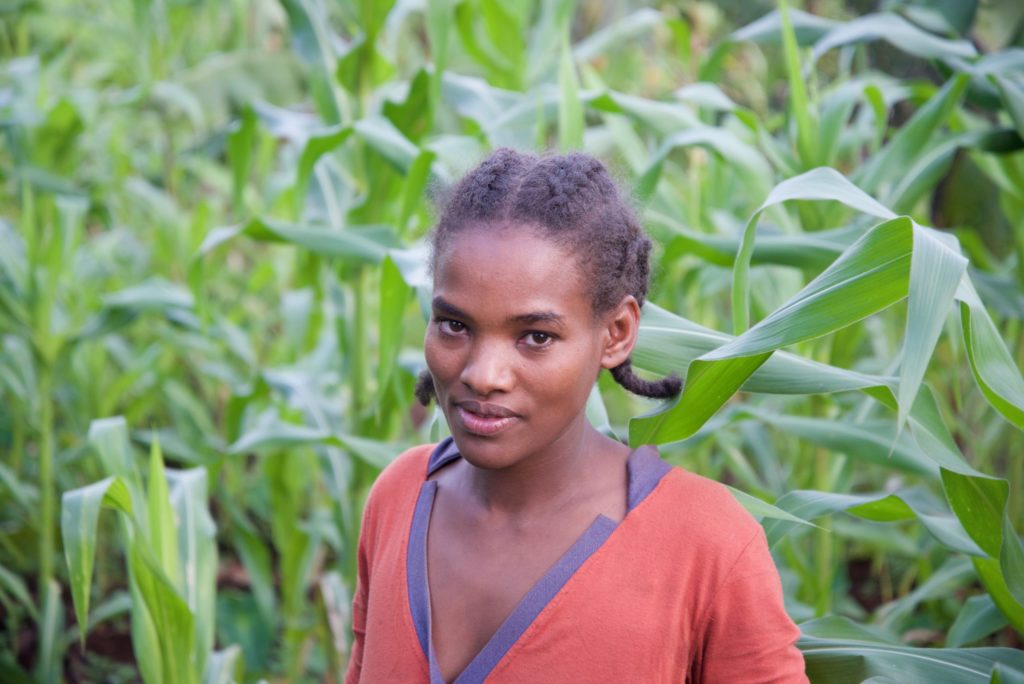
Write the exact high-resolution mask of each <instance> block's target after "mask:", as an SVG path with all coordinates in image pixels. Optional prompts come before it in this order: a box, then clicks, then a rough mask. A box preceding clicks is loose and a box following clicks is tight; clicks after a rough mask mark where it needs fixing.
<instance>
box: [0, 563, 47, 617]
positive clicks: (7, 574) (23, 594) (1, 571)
mask: <svg viewBox="0 0 1024 684" xmlns="http://www.w3.org/2000/svg"><path fill="white" fill-rule="evenodd" d="M5 594H10V595H11V596H13V597H14V598H15V599H17V600H18V603H20V604H21V605H22V607H24V608H25V610H26V611H27V612H28V614H29V616H30V617H31V618H32V619H33V620H39V609H38V608H36V604H35V602H34V601H33V600H32V596H31V595H30V594H29V592H28V586H27V585H26V584H25V580H23V579H22V578H21V577H19V576H18V575H16V574H14V573H13V572H11V571H10V570H8V569H7V568H5V567H4V566H2V565H0V596H4V600H5V601H6V600H7V597H6V596H5Z"/></svg>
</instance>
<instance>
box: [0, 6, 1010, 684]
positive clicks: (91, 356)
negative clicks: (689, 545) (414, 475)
mask: <svg viewBox="0 0 1024 684" xmlns="http://www.w3.org/2000/svg"><path fill="white" fill-rule="evenodd" d="M755 4H756V3H755ZM769 4H770V3H760V4H759V6H760V9H759V10H757V13H759V14H763V16H760V17H759V18H758V16H755V12H754V10H753V9H751V8H752V7H753V6H754V4H750V3H731V2H721V3H691V4H689V5H686V6H685V7H684V8H683V9H682V10H680V9H679V8H678V7H677V4H674V3H662V4H660V5H656V6H654V7H653V8H651V7H647V8H644V9H634V8H632V7H630V6H628V4H627V3H596V2H577V3H573V2H566V1H561V0H560V1H557V2H539V1H536V0H534V1H531V2H522V3H501V2H495V1H492V0H453V1H449V0H427V1H426V2H421V3H410V2H379V3H369V2H358V3H351V2H344V3H327V2H324V1H323V0H259V1H258V2H253V3H238V2H232V3H223V2H193V3H152V4H151V3H139V2H127V1H126V0H116V1H114V2H104V3H99V2H87V3H85V4H82V3H66V2H61V1H59V0H39V1H37V2H28V3H14V4H13V5H11V7H8V8H5V9H0V53H2V54H3V56H4V58H5V59H4V62H3V66H2V67H0V72H2V76H0V120H2V121H3V127H2V131H3V136H4V142H5V144H4V146H3V147H2V148H0V183H2V184H3V187H4V189H5V190H6V192H5V193H4V194H3V199H0V349H2V352H0V397H2V401H0V453H2V454H3V458H2V459H0V603H2V605H3V606H4V611H3V614H4V616H5V618H4V622H3V625H2V629H3V630H4V634H5V636H6V637H7V638H4V639H0V644H3V645H0V679H3V680H4V681H7V680H11V681H24V680H28V679H29V678H30V677H31V678H35V679H36V680H39V681H45V682H55V681H60V680H61V679H62V677H63V676H65V675H67V676H69V677H72V678H78V679H104V678H108V677H109V678H113V679H115V680H116V679H117V678H118V677H120V676H122V675H124V672H125V670H124V668H123V666H121V665H118V664H117V663H116V662H114V661H113V660H112V659H111V658H107V657H105V656H104V653H108V651H106V650H105V649H104V647H103V645H104V644H103V642H104V641H105V640H111V639H112V637H111V635H115V636H117V635H121V636H123V635H125V634H130V639H131V644H132V649H133V652H134V664H133V665H130V666H129V667H128V670H127V672H129V673H131V672H134V671H135V670H137V671H138V674H139V675H141V677H142V678H143V680H144V681H146V682H147V684H148V683H151V682H190V681H199V680H202V681H204V682H206V681H210V682H215V681H216V682H219V681H225V682H226V681H232V680H233V679H234V680H238V679H240V678H243V679H245V681H256V680H257V679H259V678H262V677H270V678H274V677H276V678H283V679H285V680H288V681H299V680H303V679H310V680H316V681H322V680H335V681H336V680H337V678H338V675H339V672H340V671H341V670H342V669H343V668H344V667H345V663H346V652H347V640H348V636H347V620H348V614H347V611H348V606H349V603H350V595H351V591H352V590H353V588H354V577H355V548H356V540H357V537H358V531H359V524H360V517H361V511H362V506H363V501H364V499H365V495H366V492H367V491H368V489H369V487H370V486H371V484H372V482H373V479H374V478H375V477H376V474H377V473H378V472H379V471H380V469H381V468H382V467H384V466H385V465H386V464H387V463H388V462H389V461H390V459H391V458H393V457H394V455H396V454H397V453H398V452H399V451H400V450H401V449H402V448H403V446H404V445H407V444H411V443H415V442H422V441H428V440H434V439H437V438H438V436H439V434H441V433H442V432H443V430H444V426H443V420H442V419H441V418H440V416H439V415H437V414H436V413H431V412H430V411H428V412H426V413H424V412H422V411H421V410H419V408H418V407H417V406H414V405H413V402H412V387H413V382H414V378H415V376H416V374H417V372H418V371H419V370H420V369H422V367H423V360H422V354H421V351H420V344H421V340H422V332H423V325H424V320H425V314H426V311H427V309H428V308H429V297H430V280H429V277H428V274H427V273H426V269H425V247H424V243H423V236H424V234H425V233H426V231H427V230H428V229H429V226H430V222H431V213H430V207H429V203H428V201H427V196H428V195H429V194H430V190H431V189H432V188H435V187H442V186H444V185H445V184H446V183H447V182H449V181H450V180H451V179H452V178H455V177H457V176H458V174H460V173H461V172H462V171H464V170H465V169H466V168H467V167H468V166H469V165H470V164H472V163H473V161H474V160H476V159H478V158H479V157H481V156H482V155H483V154H485V153H486V151H487V150H489V149H492V148H494V147H497V146H500V145H511V146H515V147H519V148H527V149H538V148H540V149H546V148H563V149H573V148H579V147H582V148H583V149H586V150H587V151H589V152H592V153H594V154H597V155H599V156H601V157H603V158H605V159H608V160H609V161H610V162H611V163H612V164H613V165H615V167H616V168H617V169H618V171H619V172H620V174H621V177H622V178H623V180H624V181H625V182H627V183H629V184H631V185H632V189H633V190H634V192H635V194H636V196H637V198H638V199H639V200H640V202H641V203H642V207H643V215H644V219H645V222H646V224H647V226H648V228H649V230H650V231H651V232H652V233H653V234H654V235H655V237H656V238H657V240H658V242H659V244H660V250H659V251H658V252H657V254H656V257H657V260H658V263H657V268H656V282H655V286H654V288H653V291H652V296H651V302H650V303H649V304H648V305H647V307H646V312H645V314H644V319H643V325H642V331H641V338H640V342H639V345H638V348H637V350H636V352H635V355H634V365H636V366H637V367H639V368H641V369H644V370H647V371H651V372H653V373H658V374H664V373H668V372H673V371H674V372H677V373H680V374H681V375H685V380H686V383H685V391H684V392H683V394H682V396H681V397H680V398H679V399H678V400H677V401H674V402H669V403H667V404H665V405H661V406H652V405H647V404H641V403H640V402H639V400H634V399H631V398H629V397H626V396H625V395H624V394H623V393H622V392H621V391H620V390H619V389H618V388H616V387H615V386H614V384H612V383H610V382H609V381H608V379H607V378H602V379H601V381H600V382H599V388H598V390H597V391H595V392H594V394H593V395H592V397H591V401H590V403H589V405H588V412H589V414H590V415H591V417H592V419H593V420H594V421H595V423H596V424H598V425H599V427H600V428H601V429H602V430H604V431H605V432H607V433H609V434H617V435H619V436H621V437H622V438H627V437H628V440H629V441H630V442H632V443H641V442H654V443H657V444H659V445H661V450H662V453H663V454H664V455H665V457H666V458H668V459H670V460H672V461H674V462H676V463H678V464H680V465H683V466H684V467H687V468H690V469H693V470H696V471H698V472H700V473H701V474H704V475H707V476H710V477H715V478H717V479H719V480H722V481H724V482H726V483H728V484H729V485H730V486H732V487H733V491H734V492H735V493H736V496H737V498H738V499H739V500H740V501H741V503H743V504H744V505H745V506H746V507H747V508H748V509H749V510H750V511H751V512H752V513H753V514H754V515H755V516H757V517H759V518H760V519H761V520H762V522H763V524H764V526H765V530H766V533H767V535H768V539H769V541H770V542H771V544H772V548H773V552H774V553H775V556H776V560H777V563H778V565H779V568H780V572H781V574H782V577H783V581H784V585H785V588H786V599H787V607H788V609H789V610H790V612H791V614H792V615H793V616H794V618H795V619H796V620H797V621H798V622H799V623H800V624H801V629H802V632H803V637H802V639H801V642H800V645H801V648H803V649H804V652H805V655H806V659H807V663H808V672H809V674H810V675H811V678H812V680H814V681H844V682H845V681H858V682H859V681H862V680H865V679H868V678H871V677H883V678H884V677H889V678H892V679H898V680H907V679H916V680H921V681H923V680H925V678H930V679H933V680H934V679H941V680H942V681H954V680H955V681H970V682H974V681H985V682H987V681H1004V680H1005V681H1012V680H1013V678H1014V677H1021V676H1024V674H1022V673H1024V658H1022V656H1021V651H1019V650H1018V649H1019V646H1020V644H1021V638H1022V637H1021V635H1022V634H1024V548H1022V545H1021V540H1020V537H1019V531H1020V530H1021V525H1022V524H1024V491H1022V486H1024V436H1022V430H1024V378H1022V375H1021V359H1022V358H1024V335H1022V328H1021V321H1022V320H1024V232H1022V231H1024V228H1022V227H1024V140H1022V135H1024V79H1022V78H1021V74H1022V73H1024V48H1022V47H1021V40H1022V38H1021V36H1022V27H1024V17H1022V15H1021V12H1020V11H1019V10H1016V9H1015V7H1014V6H1013V3H1003V4H1000V3H975V2H965V3H949V2H932V1H929V0H897V1H894V2H887V3H884V4H883V10H881V11H879V12H877V13H872V14H867V15H861V16H854V15H853V14H852V13H851V11H850V10H849V9H847V8H845V7H844V6H843V4H842V3H840V2H838V0H833V1H831V2H825V3H816V4H815V8H816V10H817V11H820V12H821V13H822V15H821V16H819V15H814V14H809V13H807V12H805V11H804V10H803V9H801V6H800V4H799V3H797V2H793V1H791V2H788V3H787V2H785V1H782V2H780V3H779V4H778V6H777V7H774V8H773V7H770V6H768V5H769ZM738 17H744V18H743V19H742V20H740V19H738ZM737 23H739V24H743V25H742V26H737ZM129 426H131V427H133V428H136V430H135V431H130V430H129ZM146 454H148V459H147V460H143V459H146ZM165 459H166V460H167V461H168V462H170V463H171V464H172V465H171V467H165V465H164V461H165ZM143 473H145V474H146V476H145V477H143ZM58 503H59V505H58ZM102 510H113V511H114V512H115V514H114V515H112V516H111V515H100V513H101V511H102ZM58 515H59V520H58ZM58 531H59V535H58ZM62 556H63V558H64V560H65V563H63V564H62V563H60V562H59V560H60V558H61V557H62ZM119 587H127V590H123V589H118V588H119ZM65 605H66V606H67V609H65ZM72 615H73V618H74V619H73V622H74V624H71V616H72ZM979 646H981V647H979ZM1015 647H1016V648H1015ZM243 661H244V662H243ZM243 665H244V667H243ZM243 669H244V677H243ZM126 676H129V677H130V676H132V675H130V674H129V675H126Z"/></svg>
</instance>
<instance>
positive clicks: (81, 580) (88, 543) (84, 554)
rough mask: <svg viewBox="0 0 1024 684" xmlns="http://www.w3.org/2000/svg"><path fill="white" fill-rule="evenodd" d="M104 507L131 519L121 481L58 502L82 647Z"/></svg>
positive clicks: (88, 488) (95, 485)
mask: <svg viewBox="0 0 1024 684" xmlns="http://www.w3.org/2000/svg"><path fill="white" fill-rule="evenodd" d="M104 503H106V505H107V506H109V507H113V508H116V509H119V510H121V511H122V512H124V513H126V514H128V515H131V512H132V500H131V494H130V493H129V490H128V487H127V486H126V484H125V482H124V481H123V480H122V479H120V478H116V477H108V478H106V479H104V480H100V481H99V482H96V483H93V484H91V485H88V486H86V487H81V488H79V489H73V490H70V491H67V492H64V495H63V497H62V498H61V512H60V519H61V525H60V529H61V538H62V540H63V542H64V558H65V560H66V561H67V564H68V581H69V584H70V586H71V598H72V600H73V602H74V605H75V618H76V620H77V622H78V630H79V638H80V640H81V641H82V643H83V644H84V643H85V630H86V627H87V626H88V624H89V594H90V591H91V590H92V570H93V563H94V561H95V558H96V526H97V523H98V522H99V515H100V508H101V507H102V506H103V505H104Z"/></svg>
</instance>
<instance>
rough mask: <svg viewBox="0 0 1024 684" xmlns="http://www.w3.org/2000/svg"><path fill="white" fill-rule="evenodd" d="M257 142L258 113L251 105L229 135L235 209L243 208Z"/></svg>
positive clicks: (228, 143)
mask: <svg viewBox="0 0 1024 684" xmlns="http://www.w3.org/2000/svg"><path fill="white" fill-rule="evenodd" d="M255 144H256V114H255V113H254V112H253V111H252V108H251V107H246V108H245V109H243V110H242V116H241V119H240V120H239V121H237V122H235V123H234V124H233V125H232V127H231V129H230V131H229V132H228V136H227V153H228V161H230V163H231V187H232V190H231V197H232V204H234V207H235V211H240V210H241V209H242V200H243V198H244V194H245V186H246V183H247V181H248V179H249V171H250V167H251V165H252V153H253V148H254V147H255Z"/></svg>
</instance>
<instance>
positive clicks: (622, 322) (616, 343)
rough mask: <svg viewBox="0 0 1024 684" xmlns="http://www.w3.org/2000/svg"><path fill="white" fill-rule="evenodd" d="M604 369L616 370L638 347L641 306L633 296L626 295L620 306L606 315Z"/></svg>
mask: <svg viewBox="0 0 1024 684" xmlns="http://www.w3.org/2000/svg"><path fill="white" fill-rule="evenodd" d="M602 325H603V326H604V349H603V350H602V354H601V367H602V368H615V367H616V366H620V365H622V364H623V363H625V362H626V360H627V359H628V358H629V355H630V354H632V353H633V347H635V346H636V337H637V334H638V333H639V331H640V305H639V304H638V303H637V301H636V297H634V296H633V295H626V296H625V297H623V298H622V300H621V301H620V302H619V304H618V306H616V307H615V308H614V309H612V310H611V311H610V312H608V313H607V314H605V316H604V318H603V320H602Z"/></svg>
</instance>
